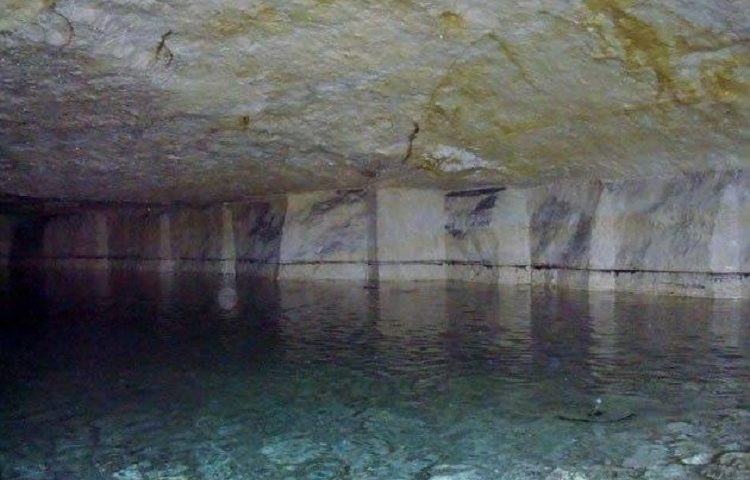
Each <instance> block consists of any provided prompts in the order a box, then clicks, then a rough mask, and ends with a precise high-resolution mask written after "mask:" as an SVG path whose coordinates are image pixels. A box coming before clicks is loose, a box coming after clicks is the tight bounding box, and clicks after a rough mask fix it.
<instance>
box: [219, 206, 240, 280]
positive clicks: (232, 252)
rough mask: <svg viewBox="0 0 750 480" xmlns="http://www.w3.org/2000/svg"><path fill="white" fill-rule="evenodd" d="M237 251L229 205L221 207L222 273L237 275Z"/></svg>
mask: <svg viewBox="0 0 750 480" xmlns="http://www.w3.org/2000/svg"><path fill="white" fill-rule="evenodd" d="M236 262H237V249H236V247H235V244H234V223H233V221H232V210H231V209H230V208H229V205H227V204H224V205H222V207H221V273H222V275H225V276H232V277H233V276H234V275H235V273H236Z"/></svg>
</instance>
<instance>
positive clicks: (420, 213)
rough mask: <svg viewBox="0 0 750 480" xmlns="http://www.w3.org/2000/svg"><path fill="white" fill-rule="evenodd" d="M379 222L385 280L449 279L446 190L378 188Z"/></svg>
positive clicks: (379, 252) (381, 270)
mask: <svg viewBox="0 0 750 480" xmlns="http://www.w3.org/2000/svg"><path fill="white" fill-rule="evenodd" d="M376 222H377V224H376V230H377V237H376V242H377V259H378V265H379V271H378V276H379V279H380V280H381V281H383V280H444V279H445V278H446V269H445V258H446V256H445V210H444V193H443V192H441V191H438V190H416V189H401V188H388V189H382V190H378V192H377V212H376Z"/></svg>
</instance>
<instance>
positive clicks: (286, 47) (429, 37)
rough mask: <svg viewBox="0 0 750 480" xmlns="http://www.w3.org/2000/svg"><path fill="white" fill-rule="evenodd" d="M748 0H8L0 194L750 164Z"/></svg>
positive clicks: (248, 190) (134, 194) (412, 182)
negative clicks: (375, 0)
mask: <svg viewBox="0 0 750 480" xmlns="http://www.w3.org/2000/svg"><path fill="white" fill-rule="evenodd" d="M749 106H750V0H739V1H736V0H644V1H637V0H549V1H543V0H516V1H510V0H502V1H499V0H444V1H437V0H423V1H419V0H414V1H412V0H382V1H378V2H374V1H365V0H283V1H281V0H279V1H270V0H269V1H251V0H245V1H243V0H162V1H157V0H108V1H103V0H68V1H66V0H58V1H54V0H0V195H5V196H14V197H17V198H37V199H39V198H41V199H44V198H49V199H52V198H55V199H77V200H97V201H132V202H211V201H236V200H242V199H246V198H251V197H253V196H256V195H263V194H269V193H280V192H289V191H306V190H316V189H338V188H361V187H368V186H377V185H382V186H415V187H437V188H469V187H479V186H484V185H498V184H499V185H532V184H538V183H542V182H548V181H551V180H555V179H558V178H562V177H571V178H577V177H580V178H594V177H595V178H602V179H620V178H633V177H651V176H660V175H672V174H675V173H680V172H693V171H704V170H722V169H742V168H746V167H747V166H748V164H750V156H749V155H748V153H749V151H750V142H749V140H750V126H749V124H748V116H749V115H750V111H749V110H750V109H749Z"/></svg>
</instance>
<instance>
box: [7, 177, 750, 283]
mask: <svg viewBox="0 0 750 480" xmlns="http://www.w3.org/2000/svg"><path fill="white" fill-rule="evenodd" d="M749 192H750V179H748V177H747V175H745V174H744V172H742V171H732V172H720V173H719V172H712V173H701V174H691V175H683V176H679V177H671V178H654V179H639V180H631V181H620V182H602V181H577V182H574V181H566V182H558V183H556V184H553V185H546V186H541V187H534V188H526V189H505V188H500V187H498V188H485V189H479V190H468V191H452V192H444V191H439V190H427V189H396V188H393V189H389V188H385V189H377V190H353V191H352V190H349V191H321V192H311V193H299V194H288V195H285V196H275V197H269V198H267V199H261V200H255V201H252V202H247V203H229V204H219V205H209V206H200V207H196V206H181V207H156V206H154V207H118V208H115V207H101V206H98V207H92V208H90V209H85V210H82V211H74V212H67V213H45V214H44V215H25V216H19V215H14V216H10V215H0V258H2V260H0V261H2V262H3V263H10V264H18V265H36V266H45V267H56V268H96V269H118V268H122V269H138V270H159V271H167V272H168V271H213V272H220V273H224V274H234V273H237V272H240V273H250V274H253V275H257V276H261V277H265V278H272V279H274V278H278V279H285V280H335V279H338V280H348V281H358V282H362V283H363V284H364V283H365V282H374V281H382V282H389V281H416V280H457V281H467V282H485V283H499V284H531V285H547V286H561V287H570V288H582V289H590V290H623V291H642V292H654V293H671V294H680V295H694V296H715V297H750V287H748V284H749V283H750V282H749V279H748V277H750V241H749V240H748V238H750V231H749V230H750V203H748V195H750V193H749Z"/></svg>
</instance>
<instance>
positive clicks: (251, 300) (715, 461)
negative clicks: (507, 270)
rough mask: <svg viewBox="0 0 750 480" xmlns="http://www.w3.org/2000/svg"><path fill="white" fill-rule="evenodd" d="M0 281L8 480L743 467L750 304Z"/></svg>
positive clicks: (82, 278) (134, 277) (169, 279)
mask: <svg viewBox="0 0 750 480" xmlns="http://www.w3.org/2000/svg"><path fill="white" fill-rule="evenodd" d="M0 278H2V284H3V288H2V292H1V293H0V302H1V303H0V311H2V312H3V314H2V326H1V330H0V361H1V364H0V365H1V367H0V432H1V434H0V478H1V479H37V478H38V479H373V480H374V479H414V480H427V479H440V480H451V479H453V480H459V479H460V480H476V479H527V478H528V479H550V480H561V479H577V480H582V479H594V478H602V479H605V478H606V479H609V478H624V479H627V478H688V479H690V478H711V479H734V478H743V477H744V476H746V475H748V474H749V473H750V472H748V468H749V466H750V453H748V452H750V435H749V434H750V409H749V406H750V402H749V400H750V382H749V380H750V302H747V301H726V300H721V301H720V300H707V299H688V298H675V297H661V296H644V295H625V294H594V293H586V292H574V291H554V290H545V289H531V288H520V287H518V288H498V287H496V286H494V287H493V286H481V285H466V284H447V285H446V284H429V283H427V284H403V285H390V286H388V287H382V288H379V289H375V288H362V287H361V286H358V285H352V284H347V283H345V282H343V283H339V282H321V283H279V284H273V283H263V282H258V281H253V280H252V279H249V278H243V277H238V278H236V279H223V280H222V279H221V278H219V277H217V276H214V275H197V274H192V275H177V276H172V275H159V274H146V273H140V274H132V273H131V274H122V273H113V274H107V273H102V272H99V273H96V272H94V273H83V272H78V273H68V274H61V273H59V272H58V273H46V274H42V273H38V272H37V273H33V272H28V271H27V272H15V273H14V274H12V275H7V274H6V275H5V276H4V277H0ZM745 478H748V477H745Z"/></svg>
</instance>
